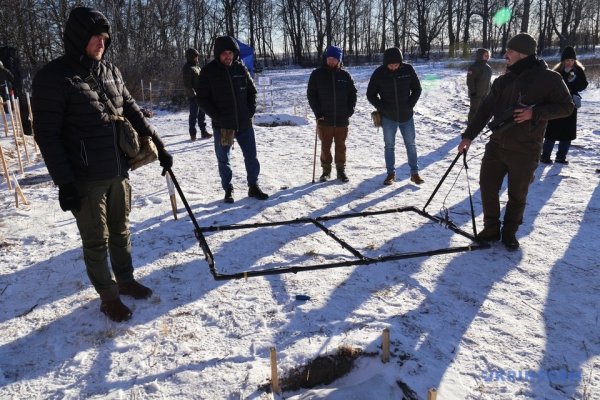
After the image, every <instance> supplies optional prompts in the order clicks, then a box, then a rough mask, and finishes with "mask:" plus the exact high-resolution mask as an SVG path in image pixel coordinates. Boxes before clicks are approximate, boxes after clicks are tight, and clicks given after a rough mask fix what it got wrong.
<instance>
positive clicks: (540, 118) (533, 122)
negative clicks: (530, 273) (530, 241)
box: [458, 33, 573, 250]
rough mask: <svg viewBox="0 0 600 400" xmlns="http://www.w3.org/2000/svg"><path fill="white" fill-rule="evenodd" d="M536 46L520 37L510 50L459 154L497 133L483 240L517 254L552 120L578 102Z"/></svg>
mask: <svg viewBox="0 0 600 400" xmlns="http://www.w3.org/2000/svg"><path fill="white" fill-rule="evenodd" d="M536 47H537V43H536V41H535V39H534V38H533V37H531V36H530V35H529V34H527V33H519V34H518V35H515V36H514V37H512V38H511V39H510V40H509V41H508V43H507V44H506V48H507V50H506V53H505V55H504V58H505V59H506V67H507V68H506V70H507V71H506V73H505V74H504V75H501V76H500V77H498V79H496V80H495V81H494V83H493V84H492V88H491V90H490V93H489V94H488V95H487V97H486V98H485V99H484V100H483V103H481V106H479V109H478V110H477V112H476V113H475V117H474V118H473V121H472V122H471V123H470V124H469V125H468V126H467V129H466V130H465V132H464V133H463V134H462V140H461V142H460V144H459V145H458V152H459V153H462V152H464V151H467V150H468V148H469V146H470V145H471V141H472V140H473V139H475V137H477V135H479V133H480V132H481V130H482V129H483V128H484V127H485V125H486V123H487V122H488V121H489V119H490V118H491V117H494V119H493V120H492V122H490V124H489V125H488V126H489V127H490V128H491V129H492V134H491V135H490V140H489V142H488V143H487V145H486V146H485V153H484V155H483V159H482V160H481V171H480V173H479V187H480V190H481V203H482V206H483V225H484V229H483V230H482V231H481V232H480V233H479V235H478V238H479V240H482V241H489V242H496V241H498V240H500V239H502V243H504V245H505V246H506V248H508V249H509V250H517V249H518V248H519V242H518V240H517V238H516V233H517V229H518V228H519V225H521V223H522V222H523V214H524V212H525V205H526V204H527V193H528V191H529V185H530V184H531V182H533V176H534V175H533V174H534V172H535V169H536V168H537V166H538V163H539V158H540V152H541V151H542V142H543V140H544V132H545V131H546V126H547V124H548V120H551V119H555V118H561V117H565V116H567V115H569V114H571V111H573V101H572V100H571V95H570V94H569V90H568V89H567V86H566V85H565V83H564V82H563V79H562V77H561V76H560V75H559V74H558V73H557V72H555V71H551V70H549V69H548V66H547V65H546V63H545V62H544V61H543V60H540V59H538V58H537V57H536V56H535V51H536ZM506 176H508V202H507V203H506V209H505V211H504V221H503V224H502V229H501V228H500V225H501V224H500V190H501V188H502V182H503V181H504V177H506Z"/></svg>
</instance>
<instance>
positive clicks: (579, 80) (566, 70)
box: [540, 46, 588, 164]
mask: <svg viewBox="0 0 600 400" xmlns="http://www.w3.org/2000/svg"><path fill="white" fill-rule="evenodd" d="M554 71H556V72H558V73H559V74H560V75H561V76H562V78H563V80H564V81H565V83H566V84H567V87H568V88H569V92H570V93H571V96H572V97H575V96H579V99H581V96H580V95H579V92H581V91H582V90H585V88H587V86H588V81H587V78H586V76H585V68H584V67H583V65H582V64H581V63H580V62H579V61H578V60H577V54H576V53H575V49H574V48H572V47H570V46H567V47H565V49H564V50H563V52H562V55H561V56H560V63H559V64H557V65H556V66H555V67H554ZM576 138H577V108H574V109H573V112H572V113H571V115H569V116H568V117H566V118H558V119H553V120H552V121H549V122H548V127H547V128H546V135H545V139H544V146H543V148H542V156H541V157H540V161H541V162H543V163H544V164H552V159H551V158H550V156H551V155H552V150H553V149H554V144H555V143H556V141H558V151H557V152H556V162H557V163H559V164H568V163H569V161H567V153H568V152H569V148H570V147H571V141H573V140H575V139H576Z"/></svg>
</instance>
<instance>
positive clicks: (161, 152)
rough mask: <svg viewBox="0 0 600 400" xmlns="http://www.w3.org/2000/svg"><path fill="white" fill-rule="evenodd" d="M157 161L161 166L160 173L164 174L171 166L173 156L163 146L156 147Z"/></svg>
mask: <svg viewBox="0 0 600 400" xmlns="http://www.w3.org/2000/svg"><path fill="white" fill-rule="evenodd" d="M158 162H159V163H160V166H161V167H163V172H162V175H163V176H164V175H165V174H166V173H167V171H168V170H170V169H171V167H172V166H173V156H172V155H170V154H169V152H168V151H167V150H165V148H164V147H163V148H161V149H158Z"/></svg>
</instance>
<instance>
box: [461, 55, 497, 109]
mask: <svg viewBox="0 0 600 400" xmlns="http://www.w3.org/2000/svg"><path fill="white" fill-rule="evenodd" d="M486 52H487V50H486V49H477V52H476V53H475V62H474V63H473V64H471V65H470V66H469V70H468V71H467V88H468V90H469V97H481V98H483V97H485V96H486V95H487V94H488V92H489V91H490V86H491V81H492V67H490V65H489V64H488V63H487V61H485V60H484V59H483V55H484V54H485V53H486Z"/></svg>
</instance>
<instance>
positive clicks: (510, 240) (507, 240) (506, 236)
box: [502, 230, 519, 251]
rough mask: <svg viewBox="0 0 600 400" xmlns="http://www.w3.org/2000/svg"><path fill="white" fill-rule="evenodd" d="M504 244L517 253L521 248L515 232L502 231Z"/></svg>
mask: <svg viewBox="0 0 600 400" xmlns="http://www.w3.org/2000/svg"><path fill="white" fill-rule="evenodd" d="M502 243H503V244H504V246H506V248H507V249H508V250H510V251H515V250H517V249H518V248H519V241H518V240H517V238H516V236H515V233H514V232H506V231H504V230H503V231H502Z"/></svg>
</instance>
